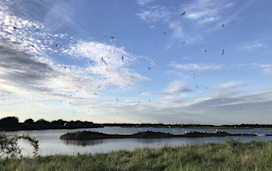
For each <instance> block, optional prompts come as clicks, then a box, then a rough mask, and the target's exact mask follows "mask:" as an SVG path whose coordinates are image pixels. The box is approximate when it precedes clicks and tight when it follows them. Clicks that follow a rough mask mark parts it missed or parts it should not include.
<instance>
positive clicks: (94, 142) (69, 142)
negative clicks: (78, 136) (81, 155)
mask: <svg viewBox="0 0 272 171" xmlns="http://www.w3.org/2000/svg"><path fill="white" fill-rule="evenodd" d="M61 141H62V142H64V143H65V144H66V145H77V146H83V147H85V146H94V145H98V144H102V143H103V140H102V139H100V140H83V141H78V140H61Z"/></svg>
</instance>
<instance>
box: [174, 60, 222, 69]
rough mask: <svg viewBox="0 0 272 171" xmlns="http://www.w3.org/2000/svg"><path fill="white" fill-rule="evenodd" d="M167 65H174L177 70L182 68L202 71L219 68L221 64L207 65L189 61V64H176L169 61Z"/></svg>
mask: <svg viewBox="0 0 272 171" xmlns="http://www.w3.org/2000/svg"><path fill="white" fill-rule="evenodd" d="M169 66H171V67H174V68H175V69H178V70H184V71H192V70H197V71H204V70H217V69H220V68H221V65H207V64H195V63H189V64H177V63H175V62H171V63H170V64H169Z"/></svg>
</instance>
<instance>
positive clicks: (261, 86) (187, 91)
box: [0, 0, 272, 124]
mask: <svg viewBox="0 0 272 171" xmlns="http://www.w3.org/2000/svg"><path fill="white" fill-rule="evenodd" d="M271 6H272V2H271V1H269V0H263V1H257V0H248V1H245V0H236V1H233V0H220V1H218V0H184V1H178V0H176V1H175V0H173V1H162V0H156V1H155V0H131V1H125V0H112V1H106V0H92V1H89V0H78V1H72V0H58V1H55V0H54V1H53V0H40V1H34V0H15V1H13V0H3V1H1V2H0V28H1V30H0V59H1V60H0V97H1V98H0V117H5V116H17V117H19V119H20V120H21V121H24V120H25V119H27V118H33V119H35V120H37V119H40V118H44V119H46V120H54V119H65V120H88V121H93V122H132V123H140V122H145V123H146V122H150V123H173V124H176V123H180V124H187V123H196V124H240V123H263V124H271V121H272V115H271V111H272V88H271V84H272V81H271V80H272V58H271V56H272V48H271V43H272V35H271V30H272V18H271V16H272V11H271V10H270V7H271ZM184 12H185V13H184ZM182 13H184V15H182Z"/></svg>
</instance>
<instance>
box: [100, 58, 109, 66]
mask: <svg viewBox="0 0 272 171" xmlns="http://www.w3.org/2000/svg"><path fill="white" fill-rule="evenodd" d="M101 60H102V61H103V62H104V63H105V64H106V65H108V64H107V62H106V61H105V60H104V58H103V57H101Z"/></svg>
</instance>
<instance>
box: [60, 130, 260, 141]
mask: <svg viewBox="0 0 272 171" xmlns="http://www.w3.org/2000/svg"><path fill="white" fill-rule="evenodd" d="M226 136H257V135H255V134H230V133H227V132H225V131H217V132H214V133H208V132H197V131H195V132H188V133H185V134H182V135H175V134H170V133H163V132H153V131H145V132H138V133H135V134H131V135H120V134H104V133H100V132H92V131H77V132H68V133H66V134H64V135H61V136H60V139H62V140H95V139H109V138H182V137H183V138H193V137H226Z"/></svg>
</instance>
